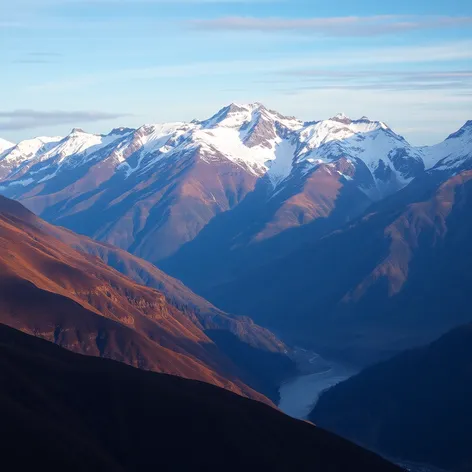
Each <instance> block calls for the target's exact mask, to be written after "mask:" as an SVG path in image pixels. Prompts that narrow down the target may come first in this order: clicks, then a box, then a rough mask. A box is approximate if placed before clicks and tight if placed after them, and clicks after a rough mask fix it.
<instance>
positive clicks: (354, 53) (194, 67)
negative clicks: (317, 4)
mask: <svg viewBox="0 0 472 472" xmlns="http://www.w3.org/2000/svg"><path fill="white" fill-rule="evenodd" d="M470 58H472V41H461V42H453V43H446V44H442V45H436V46H434V45H431V46H417V47H411V46H406V47H386V48H379V49H360V50H344V51H337V52H330V53H328V52H321V53H319V54H317V55H315V54H311V55H310V56H305V55H303V56H299V57H295V58H294V57H293V56H290V57H281V58H275V59H270V60H268V59H266V60H264V59H262V60H257V59H254V60H239V61H215V62H197V63H185V64H180V65H168V66H166V65H163V66H156V67H148V68H136V69H123V70H113V71H106V72H102V73H97V74H89V75H83V76H79V77H73V78H70V79H67V78H64V79H62V80H58V81H51V82H46V83H43V84H39V85H34V86H31V87H29V90H31V91H47V90H52V91H57V90H59V89H62V90H63V89H79V88H81V87H88V86H93V85H96V84H103V83H113V82H116V81H131V80H149V79H168V78H180V77H197V76H198V77H206V76H226V75H234V74H241V73H242V72H243V71H251V73H252V74H254V73H255V74H257V73H263V74H267V73H271V74H284V73H285V74H286V73H288V71H290V70H292V71H293V73H294V74H297V73H299V71H304V70H307V69H306V68H307V67H314V66H316V65H318V64H320V63H323V65H324V66H325V67H339V66H349V65H356V66H357V65H361V64H375V65H379V64H402V63H403V64H407V63H434V62H449V61H454V60H457V59H470ZM245 75H247V73H246V74H245Z"/></svg>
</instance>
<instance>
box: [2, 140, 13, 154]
mask: <svg viewBox="0 0 472 472" xmlns="http://www.w3.org/2000/svg"><path fill="white" fill-rule="evenodd" d="M14 147H15V145H14V144H13V143H11V142H10V141H7V140H6V139H2V138H0V154H3V153H4V152H5V151H8V150H9V149H12V148H14Z"/></svg>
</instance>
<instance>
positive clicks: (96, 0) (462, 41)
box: [0, 0, 472, 144]
mask: <svg viewBox="0 0 472 472" xmlns="http://www.w3.org/2000/svg"><path fill="white" fill-rule="evenodd" d="M0 35H1V39H0V58H1V60H2V64H3V67H2V74H1V75H0V137H3V138H6V139H10V140H12V141H18V140H21V139H24V138H27V137H32V136H36V135H43V134H48V135H51V134H54V135H64V134H67V133H68V132H69V131H70V128H71V127H72V126H80V127H83V128H84V129H86V130H88V131H93V132H106V131H108V130H109V129H111V128H113V127H115V126H121V125H124V126H139V125H141V124H143V123H152V122H161V121H174V120H175V121H183V120H191V119H193V118H201V119H203V118H206V117H208V116H210V115H212V114H213V113H214V112H216V111H217V110H218V109H219V108H221V107H222V106H224V105H226V104H228V103H230V102H233V101H234V102H253V101H260V102H263V103H264V104H265V105H266V106H268V107H270V108H274V109H277V110H278V111H280V112H282V113H284V114H287V115H295V116H297V117H299V118H302V119H306V120H315V119H323V118H327V117H329V116H332V115H334V114H336V113H338V112H344V113H346V114H348V115H350V116H352V117H359V116H362V115H367V116H369V117H371V118H373V119H374V118H375V119H381V120H383V121H386V122H387V123H388V124H389V125H390V126H392V127H393V128H394V129H395V130H396V131H398V132H400V133H402V134H403V135H404V136H405V137H406V138H407V139H409V140H410V141H411V142H412V143H414V144H430V143H434V142H437V141H440V140H442V139H443V138H444V137H445V136H446V135H448V134H449V133H451V132H453V131H455V130H456V129H457V128H459V127H460V126H461V125H462V124H463V123H464V122H465V121H466V120H468V119H472V2H469V1H466V0H451V1H446V0H436V1H435V0H408V1H406V0H397V1H395V2H378V1H375V0H357V1H352V0H351V1H347V0H338V1H324V2H320V1H317V0H310V1H308V0H278V1H276V0H259V1H257V0H239V1H237V0H226V1H223V0H15V1H9V0H2V2H1V5H0Z"/></svg>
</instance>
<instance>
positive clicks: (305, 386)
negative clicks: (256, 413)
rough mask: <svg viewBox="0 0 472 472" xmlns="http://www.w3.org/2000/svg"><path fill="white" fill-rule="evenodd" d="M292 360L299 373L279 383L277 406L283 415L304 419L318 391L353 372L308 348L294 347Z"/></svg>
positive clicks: (340, 380) (315, 400) (312, 405)
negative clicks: (296, 365) (295, 363)
mask: <svg viewBox="0 0 472 472" xmlns="http://www.w3.org/2000/svg"><path fill="white" fill-rule="evenodd" d="M295 360H296V362H297V364H298V367H299V369H300V371H301V375H299V376H297V377H295V378H293V379H290V380H288V381H286V382H285V383H283V384H282V385H281V386H280V389H279V393H280V402H279V404H278V407H279V408H280V409H281V410H282V411H283V412H284V413H286V414H287V415H290V416H292V417H294V418H299V419H305V418H306V417H307V416H308V414H309V413H310V411H311V410H312V409H313V407H314V406H315V404H316V402H317V401H318V398H319V396H320V395H321V393H322V392H323V391H324V390H326V389H328V388H330V387H333V386H334V385H336V384H338V383H339V382H342V381H343V380H346V379H348V378H349V377H352V376H353V375H355V374H356V373H357V371H356V370H354V369H353V368H352V367H346V366H344V365H341V364H339V363H337V362H334V361H328V360H326V359H324V358H322V357H321V356H320V355H318V354H316V353H315V352H312V351H306V350H304V349H300V348H298V349H296V350H295Z"/></svg>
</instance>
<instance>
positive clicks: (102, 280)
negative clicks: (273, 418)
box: [0, 202, 267, 401]
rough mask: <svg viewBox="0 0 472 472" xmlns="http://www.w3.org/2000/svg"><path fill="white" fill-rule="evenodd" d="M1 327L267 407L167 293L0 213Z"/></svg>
mask: <svg viewBox="0 0 472 472" xmlns="http://www.w3.org/2000/svg"><path fill="white" fill-rule="evenodd" d="M12 203H13V202H12ZM25 211H26V210H25ZM0 322H1V323H4V324H7V325H9V326H11V327H13V328H16V329H20V330H22V331H24V332H26V333H28V334H34V335H35V336H38V337H42V338H44V339H47V340H49V341H53V342H54V343H56V344H59V345H60V346H62V347H65V348H67V349H69V350H72V351H75V352H80V353H82V354H87V355H92V356H100V357H106V358H111V359H114V360H117V361H120V362H124V363H127V364H130V365H133V366H135V367H139V368H142V369H146V370H152V371H156V372H164V373H168V374H173V375H179V376H182V377H186V378H191V379H196V380H200V381H205V382H209V383H213V384H215V385H218V386H219V387H224V388H227V389H230V390H232V391H234V392H236V393H239V394H243V395H247V396H250V397H251V398H256V399H260V400H262V401H267V399H265V397H263V396H262V395H261V394H259V393H257V392H255V391H254V390H253V389H251V388H250V387H248V386H247V385H246V384H245V382H244V381H243V380H242V377H245V376H246V374H245V373H244V372H243V371H242V370H241V369H240V368H238V367H237V366H236V365H235V364H234V363H232V362H231V360H230V359H229V358H228V357H227V356H226V355H225V354H224V353H223V352H222V351H221V350H220V349H219V348H218V347H217V345H216V344H215V343H213V342H212V341H211V339H210V338H209V337H208V336H207V335H205V333H204V332H203V331H202V330H201V329H200V328H199V327H198V326H197V325H196V324H195V323H194V322H193V321H192V319H191V318H189V317H188V316H187V315H186V314H184V313H183V312H182V311H180V310H178V309H177V308H175V307H173V306H172V305H170V304H169V303H168V302H167V300H166V298H165V297H164V295H163V294H162V293H160V292H158V291H157V290H155V289H151V288H148V287H144V286H142V285H139V284H137V283H135V282H133V281H132V280H131V279H128V278H127V277H125V276H123V275H122V274H120V273H119V272H117V271H116V270H114V269H112V268H111V267H109V266H107V265H106V264H104V263H103V262H102V261H101V260H100V259H98V258H96V257H92V256H89V255H86V254H83V253H81V252H78V251H75V250H73V249H71V248H70V247H69V246H67V245H65V244H63V243H61V242H60V241H58V240H57V239H55V238H53V237H52V236H49V235H47V234H45V233H44V232H42V231H40V230H38V229H37V228H36V227H34V226H32V225H30V224H29V223H28V222H26V221H25V220H24V219H21V218H19V217H17V216H15V215H14V214H12V213H9V212H0Z"/></svg>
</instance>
